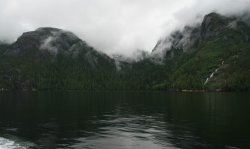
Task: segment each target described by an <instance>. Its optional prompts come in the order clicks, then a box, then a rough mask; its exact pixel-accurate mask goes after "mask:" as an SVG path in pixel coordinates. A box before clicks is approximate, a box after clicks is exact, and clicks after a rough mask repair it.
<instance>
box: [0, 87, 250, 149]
mask: <svg viewBox="0 0 250 149" xmlns="http://www.w3.org/2000/svg"><path fill="white" fill-rule="evenodd" d="M249 97H250V94H249V93H165V92H113V93H111V92H62V91H61V92H32V93H29V92H16V93H13V92H12V93H11V92H2V93H0V149H5V148H6V149H19V148H21V149H22V148H23V149H25V148H32V149H33V148H46V149H50V148H51V149H53V148H84V149H85V148H86V149H166V148H167V149H168V148H169V149H179V148H180V149H194V148H198V149H210V148H218V149H223V148H225V149H238V148H250V129H249V128H250V115H249V114H250V98H249Z"/></svg>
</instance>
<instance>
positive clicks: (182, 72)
mask: <svg viewBox="0 0 250 149" xmlns="http://www.w3.org/2000/svg"><path fill="white" fill-rule="evenodd" d="M0 56H1V59H0V89H2V90H5V89H8V90H11V89H22V90H24V89H28V90H30V89H39V90H43V89H74V90H75V89H77V90H174V91H176V90H178V91H180V90H213V91H215V90H217V91H246V90H248V91H249V90H250V14H249V13H245V14H243V15H241V16H231V17H227V16H222V15H220V14H217V13H210V14H208V15H206V16H205V17H204V19H203V21H202V22H201V23H200V24H196V25H195V26H186V27H184V29H182V30H180V31H175V32H173V33H172V34H171V35H170V36H166V37H165V38H163V39H161V40H159V41H158V43H157V44H156V46H155V48H154V49H153V50H152V53H151V54H148V53H145V52H142V51H138V52H137V53H135V54H134V58H126V57H124V56H120V55H115V56H113V57H112V58H111V57H109V56H107V55H105V54H104V53H101V52H100V51H97V50H95V49H94V48H92V47H91V46H89V45H88V44H87V43H86V42H85V41H82V40H81V39H79V38H78V37H77V36H76V35H74V34H73V33H71V32H68V31H64V30H61V29H56V28H39V29H37V30H35V31H32V32H27V33H24V34H23V35H22V36H20V37H19V38H18V39H17V41H16V42H14V43H13V44H10V45H8V44H1V43H0Z"/></svg>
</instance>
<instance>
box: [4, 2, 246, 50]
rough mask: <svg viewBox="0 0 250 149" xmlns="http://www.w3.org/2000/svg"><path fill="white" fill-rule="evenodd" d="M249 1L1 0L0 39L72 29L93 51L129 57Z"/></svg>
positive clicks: (234, 11) (238, 9) (235, 11)
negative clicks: (209, 15)
mask: <svg viewBox="0 0 250 149" xmlns="http://www.w3.org/2000/svg"><path fill="white" fill-rule="evenodd" d="M249 6H250V0H53V1H52V0H1V1H0V40H5V41H10V42H11V41H14V40H15V39H16V38H17V37H18V36H20V35H21V34H22V32H25V31H30V30H34V29H36V28H38V27H47V26H49V27H57V28H62V29H66V30H70V31H73V32H74V33H75V34H77V35H78V36H79V37H80V38H82V39H83V40H85V41H87V42H88V43H89V44H90V45H92V46H94V47H95V48H96V49H98V50H100V51H103V52H106V53H108V54H112V53H122V54H126V55H130V54H132V53H133V51H135V50H137V49H144V50H147V51H151V50H152V49H153V47H154V46H155V44H156V42H157V40H158V39H159V38H160V37H161V36H163V35H166V34H168V33H170V32H171V31H173V30H174V29H176V28H180V27H182V26H184V25H185V24H190V23H193V22H197V21H201V19H202V17H203V16H204V14H206V13H209V12H211V11H217V12H219V13H222V14H228V15H231V14H238V13H241V12H243V11H246V10H248V9H249V8H250V7H249Z"/></svg>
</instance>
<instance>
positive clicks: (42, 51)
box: [0, 28, 115, 89]
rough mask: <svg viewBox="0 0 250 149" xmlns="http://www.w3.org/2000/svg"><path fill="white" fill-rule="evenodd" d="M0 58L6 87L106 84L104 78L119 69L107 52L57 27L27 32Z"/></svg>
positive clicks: (3, 83)
mask: <svg viewBox="0 0 250 149" xmlns="http://www.w3.org/2000/svg"><path fill="white" fill-rule="evenodd" d="M0 62H1V63H0V77H1V79H0V81H1V82H0V88H3V89H5V88H6V89H32V88H34V89H46V88H53V89H60V88H62V89H66V88H67V89H76V88H78V89H83V88H85V89H90V88H99V87H100V88H101V87H103V88H104V86H103V85H105V84H106V83H104V81H103V80H105V81H106V80H108V75H110V74H111V73H112V72H113V71H115V65H114V61H113V60H112V59H111V58H109V57H108V56H107V55H105V54H103V53H100V52H98V51H96V50H95V49H93V48H92V47H90V46H88V45H87V44H86V43H85V42H84V41H82V40H80V39H79V38H78V37H76V36H75V35H74V34H73V33H71V32H67V31H63V30H60V29H56V28H39V29H37V30H35V31H32V32H27V33H24V34H23V35H22V36H20V37H19V38H18V39H17V41H16V42H15V43H13V44H11V45H9V46H8V47H5V49H4V52H3V54H2V56H1V60H0ZM95 74H98V75H95Z"/></svg>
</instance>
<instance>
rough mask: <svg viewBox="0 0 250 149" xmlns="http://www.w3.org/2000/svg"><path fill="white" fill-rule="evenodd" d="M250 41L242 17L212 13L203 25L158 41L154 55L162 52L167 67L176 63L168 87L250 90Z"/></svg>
mask: <svg viewBox="0 0 250 149" xmlns="http://www.w3.org/2000/svg"><path fill="white" fill-rule="evenodd" d="M249 37H250V27H249V26H248V25H247V22H245V21H244V20H243V19H241V17H239V18H236V17H225V16H221V15H219V14H216V13H211V14H208V15H206V16H205V17H204V20H203V22H202V24H200V25H197V26H196V27H186V28H184V30H183V31H179V32H175V33H174V34H173V35H172V36H171V37H168V38H166V39H165V40H161V41H159V42H158V44H157V46H156V47H155V49H154V51H153V53H154V52H157V50H163V51H164V52H165V53H166V54H165V56H164V58H163V61H164V64H165V65H171V63H173V61H174V63H175V65H174V66H172V67H174V68H173V69H172V70H171V71H170V72H169V73H171V75H170V77H169V78H167V79H166V81H165V82H166V83H165V87H166V88H168V89H170V88H171V89H178V90H183V89H199V90H201V89H209V90H249V88H250V41H249ZM164 45H167V46H165V47H164ZM161 47H164V48H161ZM163 86H164V85H163Z"/></svg>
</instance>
